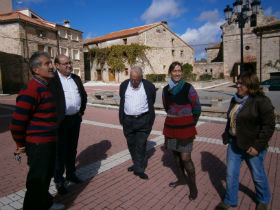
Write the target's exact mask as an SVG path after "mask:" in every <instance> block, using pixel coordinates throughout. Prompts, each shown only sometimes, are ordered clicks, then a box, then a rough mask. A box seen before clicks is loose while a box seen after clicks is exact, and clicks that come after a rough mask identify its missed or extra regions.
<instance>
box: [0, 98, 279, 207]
mask: <svg viewBox="0 0 280 210" xmlns="http://www.w3.org/2000/svg"><path fill="white" fill-rule="evenodd" d="M14 99H15V96H14V95H12V96H0V100H1V102H0V125H1V126H0V139H1V146H0V154H1V159H0V169H1V170H0V180H1V181H0V209H1V210H8V209H20V208H21V205H22V201H23V197H24V192H25V191H24V188H25V179H26V173H27V171H28V167H27V166H26V157H25V156H23V161H22V163H21V164H18V163H17V162H16V161H15V160H14V159H13V155H12V153H13V150H14V149H15V145H14V143H13V141H12V138H11V135H10V131H9V128H8V123H9V121H10V119H11V114H12V109H13V108H14V104H15V100H14ZM202 119H203V118H202ZM83 120H84V121H83V124H82V127H81V135H80V140H79V147H78V155H77V167H78V170H77V173H78V174H79V176H81V177H82V178H83V179H84V180H85V181H84V182H83V183H82V184H80V185H72V186H69V191H70V192H69V193H68V194H67V195H65V196H63V197H61V196H57V197H56V199H57V200H58V201H60V202H62V203H64V204H65V205H66V206H67V209H73V210H77V209H82V210H87V209H98V210H99V209H180V210H181V209H189V210H192V209H199V210H206V209H214V207H215V205H217V203H219V201H220V199H221V197H222V196H223V195H224V192H225V177H226V174H225V170H226V165H225V156H226V146H224V145H223V144H222V142H221V137H220V136H221V133H222V131H223V129H224V127H225V124H222V123H214V122H208V121H207V122H203V121H202V120H201V121H200V124H199V126H198V137H197V139H196V141H195V143H194V151H193V153H192V157H193V160H194V163H195V166H196V172H197V182H198V189H199V196H198V198H197V199H196V200H195V201H189V200H188V193H189V190H188V187H187V185H186V186H179V187H177V188H176V189H171V188H169V187H168V183H169V182H171V181H174V180H175V179H176V175H175V165H174V161H173V158H172V155H171V153H170V151H166V150H165V149H164V148H163V146H162V143H163V136H162V135H161V131H162V127H163V121H164V117H162V116H157V117H156V121H155V125H154V127H153V132H152V134H151V135H150V137H149V144H148V154H149V161H148V167H147V170H146V172H147V174H148V175H149V180H147V181H145V180H141V179H140V178H138V177H136V176H134V175H133V173H131V172H127V168H128V167H129V166H130V165H131V164H132V162H131V159H130V156H129V153H128V151H127V146H126V142H125V138H124V137H123V133H122V130H121V127H120V125H119V122H118V111H117V110H111V109H106V108H96V107H93V106H88V107H87V110H86V113H85V116H84V118H83ZM279 140H280V132H279V131H275V132H274V135H273V138H272V140H271V141H270V146H271V147H270V148H269V152H268V153H267V156H266V159H265V169H266V171H267V174H268V178H269V184H270V187H271V192H272V201H271V204H270V206H269V209H271V210H272V209H273V210H280V180H279V178H278V176H279V173H280V171H279V170H280V167H279V161H280V160H279V158H280V150H279V148H280V142H279ZM240 183H241V184H240V191H239V206H238V207H236V208H233V209H240V210H244V209H248V210H251V209H255V202H254V185H253V183H252V180H251V177H250V175H249V170H248V168H247V166H246V164H243V165H242V167H241V174H240ZM50 191H51V192H52V193H53V194H55V193H56V190H55V188H54V186H53V185H52V186H51V188H50Z"/></svg>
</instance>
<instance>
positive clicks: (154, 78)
mask: <svg viewBox="0 0 280 210" xmlns="http://www.w3.org/2000/svg"><path fill="white" fill-rule="evenodd" d="M165 76H166V75H165V74H146V79H147V80H149V81H150V82H165Z"/></svg>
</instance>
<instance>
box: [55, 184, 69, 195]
mask: <svg viewBox="0 0 280 210" xmlns="http://www.w3.org/2000/svg"><path fill="white" fill-rule="evenodd" d="M56 189H57V192H58V194H60V195H65V194H66V193H67V192H68V191H67V189H66V188H65V187H64V184H56Z"/></svg>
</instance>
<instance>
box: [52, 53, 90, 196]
mask: <svg viewBox="0 0 280 210" xmlns="http://www.w3.org/2000/svg"><path fill="white" fill-rule="evenodd" d="M54 62H55V67H56V69H57V71H56V73H55V77H54V78H53V79H52V80H51V81H50V89H51V91H52V93H53V95H54V97H55V99H56V106H57V126H58V135H57V147H56V165H55V172H54V181H55V184H56V188H57V190H58V193H59V194H65V193H67V189H66V188H65V178H64V177H63V173H64V170H66V179H67V180H68V181H70V182H73V183H80V182H81V180H80V179H79V178H78V177H77V176H76V174H75V170H76V167H75V162H76V154H77V146H78V139H79V133H80V125H81V122H82V115H83V114H84V111H85V108H86V103H87V94H86V91H85V89H84V86H83V83H82V81H81V78H80V77H79V76H77V75H75V74H73V73H72V71H73V68H72V61H71V60H70V58H69V57H67V56H65V55H59V56H57V57H56V58H55V61H54Z"/></svg>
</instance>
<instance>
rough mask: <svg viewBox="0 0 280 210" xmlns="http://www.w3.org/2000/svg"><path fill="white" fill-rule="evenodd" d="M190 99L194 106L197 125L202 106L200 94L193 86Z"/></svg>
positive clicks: (193, 110) (190, 90)
mask: <svg viewBox="0 0 280 210" xmlns="http://www.w3.org/2000/svg"><path fill="white" fill-rule="evenodd" d="M188 98H189V101H190V103H191V105H192V114H193V117H194V120H195V123H197V122H198V119H199V116H200V114H201V105H200V101H199V97H198V94H197V92H196V90H195V88H194V87H193V86H192V85H191V87H190V89H189V93H188Z"/></svg>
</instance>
